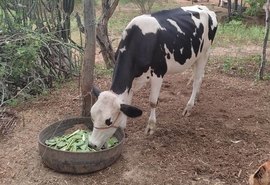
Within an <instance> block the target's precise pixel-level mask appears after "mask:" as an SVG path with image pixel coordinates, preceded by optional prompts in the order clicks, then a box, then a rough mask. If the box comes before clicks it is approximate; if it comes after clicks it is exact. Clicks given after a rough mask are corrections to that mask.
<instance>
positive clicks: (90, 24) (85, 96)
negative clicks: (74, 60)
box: [81, 0, 96, 116]
mask: <svg viewBox="0 0 270 185" xmlns="http://www.w3.org/2000/svg"><path fill="white" fill-rule="evenodd" d="M84 27H85V30H84V31H85V48H84V60H83V63H82V70H81V74H82V78H81V95H82V113H81V115H82V116H90V109H91V106H92V104H93V101H94V98H92V96H91V90H92V87H93V81H94V79H93V78H94V66H95V51H96V14H95V2H94V0H84Z"/></svg>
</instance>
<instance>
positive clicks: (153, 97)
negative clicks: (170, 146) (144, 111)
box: [145, 77, 163, 135]
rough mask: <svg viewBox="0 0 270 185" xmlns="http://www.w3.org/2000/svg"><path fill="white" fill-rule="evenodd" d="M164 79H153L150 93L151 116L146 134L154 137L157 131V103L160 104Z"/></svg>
mask: <svg viewBox="0 0 270 185" xmlns="http://www.w3.org/2000/svg"><path fill="white" fill-rule="evenodd" d="M162 81H163V79H162V78H158V77H155V78H152V79H151V91H150V97H149V100H150V108H151V111H150V116H149V119H148V123H147V126H146V129H145V134H150V135H152V134H153V133H154V132H155V130H156V122H157V119H156V107H157V103H158V97H159V93H160V89H161V85H162Z"/></svg>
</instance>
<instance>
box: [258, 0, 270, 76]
mask: <svg viewBox="0 0 270 185" xmlns="http://www.w3.org/2000/svg"><path fill="white" fill-rule="evenodd" d="M269 1H270V0H267V2H266V4H265V5H264V9H265V36H264V41H263V50H262V57H261V58H262V59H261V65H260V69H259V78H260V80H262V79H263V75H264V68H265V63H266V48H267V41H268V37H269V5H270V2H269Z"/></svg>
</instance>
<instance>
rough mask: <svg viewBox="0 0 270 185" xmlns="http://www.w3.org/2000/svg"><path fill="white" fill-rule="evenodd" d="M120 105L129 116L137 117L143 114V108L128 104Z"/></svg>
mask: <svg viewBox="0 0 270 185" xmlns="http://www.w3.org/2000/svg"><path fill="white" fill-rule="evenodd" d="M120 106H121V107H120V110H121V111H122V112H123V113H124V114H125V115H127V116H128V117H131V118H136V117H139V116H141V115H142V110H141V109H138V108H137V107H134V106H131V105H127V104H121V105H120Z"/></svg>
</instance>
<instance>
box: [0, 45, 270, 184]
mask: <svg viewBox="0 0 270 185" xmlns="http://www.w3.org/2000/svg"><path fill="white" fill-rule="evenodd" d="M240 49H241V51H243V50H244V49H245V48H244V47H243V48H240ZM217 50H218V49H215V50H214V51H215V52H217ZM221 50H222V49H221ZM237 51H239V50H237ZM223 54H225V55H227V54H228V53H224V52H223ZM212 55H215V53H213V54H212ZM216 56H220V53H219V54H217V55H216ZM190 76H191V73H190V71H187V72H185V73H184V74H177V75H170V76H167V77H166V78H165V82H164V84H163V87H162V91H161V95H160V101H159V105H158V110H157V120H158V129H157V131H156V132H155V133H154V135H152V136H145V135H144V129H145V126H146V121H147V119H148V116H149V103H148V95H149V89H148V88H147V87H146V88H144V89H142V90H141V91H140V92H138V93H137V94H136V95H135V96H134V98H133V104H134V105H136V106H138V107H141V108H142V109H143V111H144V113H143V116H141V117H140V118H137V119H129V121H128V125H127V129H126V130H125V132H126V134H127V138H126V141H125V147H124V151H123V153H122V155H121V157H120V159H119V160H117V161H116V163H114V164H113V165H112V166H110V167H108V168H106V169H104V170H101V171H98V172H96V173H92V174H87V175H71V174H61V173H57V172H54V171H53V170H51V169H49V168H47V167H46V166H44V165H43V164H42V162H41V157H40V156H39V154H38V143H37V138H38V134H39V132H40V131H41V130H42V129H43V128H45V127H46V126H48V125H50V124H51V123H53V122H55V121H58V120H62V119H66V118H69V117H74V116H78V115H80V107H81V102H80V100H79V99H78V96H79V94H80V92H79V88H78V79H74V80H72V81H71V82H69V83H66V84H64V85H63V86H62V87H61V88H58V89H56V90H55V91H52V92H51V93H50V94H48V95H47V96H42V97H40V98H38V99H35V100H32V101H30V102H27V103H25V104H23V105H20V106H19V107H17V108H16V109H15V110H16V111H17V113H18V116H19V120H18V121H17V126H16V128H15V129H14V130H13V131H12V132H11V133H9V134H7V135H5V136H4V137H1V138H0V147H1V149H0V184H1V185H28V184H31V185H32V184H35V185H46V184H48V185H71V184H82V185H84V184H91V185H94V184H97V185H101V184H118V185H129V184H130V185H150V184H151V185H152V184H157V185H165V184H166V185H169V184H172V185H223V184H226V185H244V184H247V179H248V176H249V175H250V174H251V173H253V172H254V171H255V170H256V169H257V167H258V166H259V165H260V164H262V163H263V162H264V161H266V160H268V159H269V158H270V156H269V155H270V147H269V144H270V82H269V81H263V82H257V81H255V80H254V78H248V77H245V78H243V77H239V76H237V75H227V74H224V73H221V72H220V69H219V67H218V66H217V65H215V64H211V63H210V64H209V65H208V66H207V71H206V74H205V78H204V81H203V84H202V88H201V94H200V101H199V102H198V103H197V104H196V106H195V107H194V109H193V112H192V114H191V116H189V117H183V116H182V110H183V109H184V107H185V105H186V103H187V101H188V99H189V97H190V95H191V90H192V88H191V85H189V86H187V85H186V84H187V82H188V80H189V78H190ZM97 84H99V87H100V88H101V89H103V90H106V89H108V87H109V85H110V79H109V78H104V79H103V78H102V79H97Z"/></svg>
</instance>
